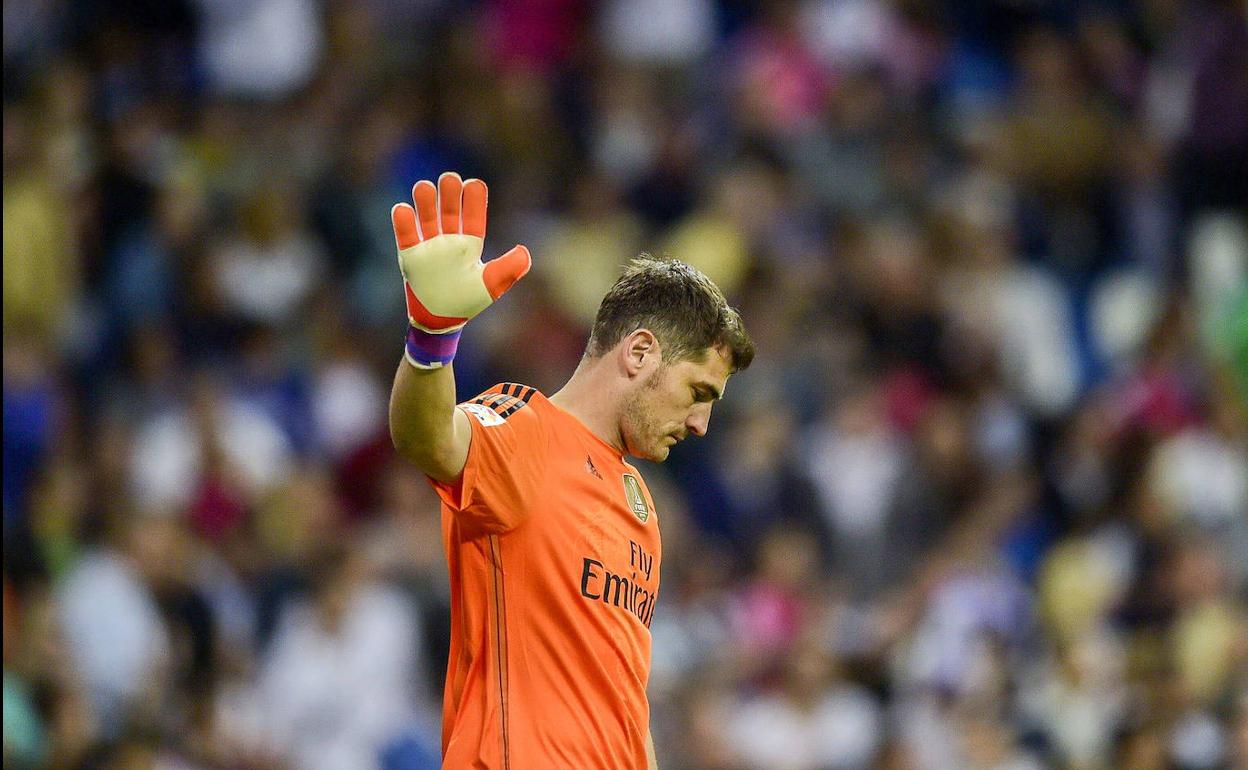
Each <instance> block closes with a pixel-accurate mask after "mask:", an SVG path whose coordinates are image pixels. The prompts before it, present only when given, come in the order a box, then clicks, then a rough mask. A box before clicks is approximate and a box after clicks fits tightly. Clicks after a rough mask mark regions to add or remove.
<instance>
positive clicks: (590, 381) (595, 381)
mask: <svg viewBox="0 0 1248 770" xmlns="http://www.w3.org/2000/svg"><path fill="white" fill-rule="evenodd" d="M601 363H603V359H587V360H582V361H581V363H580V364H579V365H578V366H577V367H576V371H575V372H573V373H572V377H571V379H569V380H568V381H567V383H566V384H564V386H563V387H562V388H560V389H559V392H558V393H555V394H554V395H553V396H551V397H550V402H551V403H553V404H554V405H555V406H557V407H559V408H560V409H562V410H563V411H565V412H567V413H568V414H571V415H572V416H573V417H575V418H576V419H578V420H580V421H581V423H582V424H583V425H584V426H585V427H586V428H589V430H590V432H591V433H593V434H594V435H595V436H597V437H598V438H600V439H602V440H603V441H605V442H606V443H608V444H610V445H611V446H612V447H614V448H615V449H616V450H617V451H619V453H620V454H624V436H623V434H621V433H620V395H621V394H619V393H618V392H617V390H616V387H615V385H616V383H613V382H612V381H611V378H610V377H609V376H608V374H609V373H608V372H606V371H605V367H603V366H601V365H600V364H601Z"/></svg>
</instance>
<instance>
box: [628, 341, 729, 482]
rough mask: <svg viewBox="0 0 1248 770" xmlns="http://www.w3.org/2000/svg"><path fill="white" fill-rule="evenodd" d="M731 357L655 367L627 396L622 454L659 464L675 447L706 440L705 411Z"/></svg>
mask: <svg viewBox="0 0 1248 770" xmlns="http://www.w3.org/2000/svg"><path fill="white" fill-rule="evenodd" d="M731 371H732V353H731V352H730V351H729V350H728V349H727V348H724V347H720V348H712V349H709V350H707V351H706V352H705V355H704V356H703V357H702V358H701V359H700V360H692V361H677V362H675V363H672V364H664V365H660V366H659V367H658V368H657V369H656V370H655V371H654V372H653V373H651V374H650V375H649V376H648V377H646V378H645V379H644V380H643V381H642V382H641V383H640V384H639V385H638V386H637V388H636V389H635V390H634V391H633V392H632V394H631V396H630V397H629V398H628V401H627V402H626V403H625V405H624V410H623V414H622V416H621V418H620V429H621V432H622V433H623V436H624V445H625V449H626V451H627V453H628V454H629V455H631V456H633V457H638V458H641V459H643V460H653V461H655V462H663V461H664V460H666V459H667V455H668V452H670V451H671V448H672V446H674V445H675V444H676V442H678V441H681V440H683V439H685V438H686V437H687V436H688V435H689V434H690V433H692V434H694V435H695V436H703V435H705V434H706V429H707V426H708V425H709V424H710V421H711V405H712V404H713V403H714V402H715V401H716V400H717V399H719V398H722V397H723V393H724V385H725V384H726V383H727V381H728V375H729V373H731Z"/></svg>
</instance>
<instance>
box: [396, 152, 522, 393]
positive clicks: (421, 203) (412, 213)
mask: <svg viewBox="0 0 1248 770" xmlns="http://www.w3.org/2000/svg"><path fill="white" fill-rule="evenodd" d="M486 195H487V190H486V187H485V182H482V181H481V180H480V179H469V180H468V181H467V182H463V181H461V180H460V178H459V174H456V173H454V172H450V171H448V172H446V173H445V174H442V176H440V177H438V186H437V187H436V188H435V187H434V186H433V183H432V182H429V181H427V180H423V179H422V180H421V181H419V182H417V183H416V184H415V186H413V187H412V199H413V200H414V201H415V203H416V207H415V208H412V206H410V205H409V204H407V203H397V204H395V206H394V207H393V208H392V209H391V210H390V220H391V222H392V223H393V224H394V239H395V242H396V243H397V245H398V248H399V270H400V271H402V273H403V289H404V293H405V295H406V298H407V318H408V321H409V322H410V323H411V329H410V330H409V332H408V343H407V360H408V361H409V362H410V363H411V364H412V365H413V366H415V367H417V368H420V369H436V368H438V367H440V366H445V365H446V364H448V363H450V361H451V359H453V358H454V355H455V345H456V343H458V340H459V332H460V330H461V329H462V328H463V326H464V324H465V323H467V322H468V320H469V319H470V318H472V317H473V316H475V315H476V314H478V313H480V312H481V311H482V310H485V309H486V308H487V307H489V306H490V305H491V304H493V303H494V300H496V299H498V298H499V297H501V296H502V295H503V294H504V293H505V292H506V291H507V290H508V289H510V288H511V287H512V285H514V284H515V282H516V281H518V280H520V279H521V278H523V277H524V274H525V273H527V272H528V271H529V266H530V265H531V264H532V258H531V257H530V256H529V250H528V249H527V248H525V247H524V246H516V247H514V248H512V249H511V250H510V251H508V252H507V253H505V254H503V255H502V256H501V257H499V258H497V259H494V260H491V261H490V262H488V263H486V264H482V263H481V251H482V249H483V248H484V246H485V208H486Z"/></svg>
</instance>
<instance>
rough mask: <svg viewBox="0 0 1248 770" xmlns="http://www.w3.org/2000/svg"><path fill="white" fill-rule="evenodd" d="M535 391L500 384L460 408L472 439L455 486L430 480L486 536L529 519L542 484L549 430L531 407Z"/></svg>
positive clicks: (458, 514)
mask: <svg viewBox="0 0 1248 770" xmlns="http://www.w3.org/2000/svg"><path fill="white" fill-rule="evenodd" d="M534 392H535V391H534V389H533V388H529V387H526V386H523V385H512V384H510V383H508V384H506V385H501V386H496V388H492V389H491V390H489V391H487V392H485V393H483V394H481V395H480V396H478V397H476V398H474V399H472V400H470V401H466V402H464V403H462V404H460V405H459V406H458V408H459V409H461V410H463V411H464V412H465V413H466V414H467V415H468V422H469V424H470V425H471V426H472V441H471V442H470V443H469V445H468V459H467V462H465V464H464V471H463V473H462V474H461V475H460V477H459V479H458V480H457V481H455V482H451V483H446V482H440V481H437V480H435V479H430V483H431V484H432V485H433V488H434V491H436V492H437V494H438V497H439V498H441V499H442V502H443V503H445V504H446V506H447V507H448V508H450V509H451V511H453V512H454V514H455V516H456V517H457V518H459V519H460V520H461V521H463V522H464V523H466V524H470V525H472V526H474V527H477V528H479V529H482V530H484V531H486V532H496V533H497V532H505V531H507V530H509V529H514V528H515V527H517V526H519V525H520V524H521V523H522V522H523V521H524V520H525V518H527V516H528V515H529V512H530V510H531V509H532V507H533V505H534V503H535V501H536V500H537V499H538V494H537V493H538V490H539V489H540V488H541V483H542V457H543V455H544V454H545V444H546V437H545V428H544V426H543V424H542V421H541V419H540V416H539V414H538V411H537V410H536V409H534V408H531V407H529V406H528V398H529V397H531V396H532V395H533V393H534Z"/></svg>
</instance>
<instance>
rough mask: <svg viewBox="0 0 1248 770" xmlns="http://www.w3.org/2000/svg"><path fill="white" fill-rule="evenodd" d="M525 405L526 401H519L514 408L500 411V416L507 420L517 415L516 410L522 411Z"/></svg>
mask: <svg viewBox="0 0 1248 770" xmlns="http://www.w3.org/2000/svg"><path fill="white" fill-rule="evenodd" d="M524 405H525V402H524V401H517V402H516V403H515V404H513V405H512V406H510V407H508V408H507V409H505V410H503V411H500V412H499V413H498V414H499V416H500V417H502V418H504V419H506V418H508V417H510V416H511V415H513V414H515V412H516V410H517V409H520V408H521V407H523V406H524Z"/></svg>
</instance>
